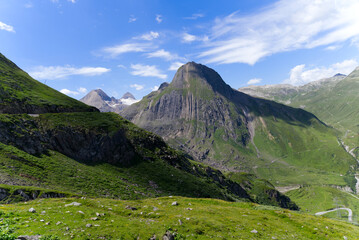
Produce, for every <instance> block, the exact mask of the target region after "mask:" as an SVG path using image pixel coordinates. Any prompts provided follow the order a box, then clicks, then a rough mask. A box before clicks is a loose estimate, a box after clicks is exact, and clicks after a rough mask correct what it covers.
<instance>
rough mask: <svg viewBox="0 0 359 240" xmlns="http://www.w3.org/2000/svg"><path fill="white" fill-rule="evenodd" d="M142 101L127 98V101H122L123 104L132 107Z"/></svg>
mask: <svg viewBox="0 0 359 240" xmlns="http://www.w3.org/2000/svg"><path fill="white" fill-rule="evenodd" d="M139 101H141V100H140V99H138V100H136V99H131V98H127V99H121V102H122V103H123V104H125V105H132V104H134V103H136V102H139Z"/></svg>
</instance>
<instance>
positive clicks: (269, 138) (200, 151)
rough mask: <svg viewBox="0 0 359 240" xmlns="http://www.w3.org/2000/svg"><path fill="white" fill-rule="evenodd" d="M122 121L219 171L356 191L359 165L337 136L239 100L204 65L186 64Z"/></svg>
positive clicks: (306, 116)
mask: <svg viewBox="0 0 359 240" xmlns="http://www.w3.org/2000/svg"><path fill="white" fill-rule="evenodd" d="M120 114H121V115H122V116H124V117H125V118H127V119H129V120H130V121H132V122H133V123H135V124H137V125H138V126H140V127H143V128H145V129H146V130H149V131H152V132H154V133H156V134H159V135H160V136H162V137H163V138H164V139H165V140H167V141H168V142H169V143H171V145H172V146H175V147H177V148H180V149H182V150H183V151H185V152H187V153H189V154H190V155H192V156H193V157H194V158H195V159H196V160H198V161H202V162H204V163H206V164H210V165H211V166H214V167H216V168H220V169H223V170H226V171H237V172H249V173H254V174H256V175H258V176H260V177H263V178H267V179H269V180H271V181H272V182H273V183H274V184H275V185H277V186H286V185H295V184H313V183H314V182H315V183H316V184H333V185H350V186H351V187H352V188H354V185H355V184H354V185H353V182H354V183H355V178H354V171H353V169H355V168H356V161H355V160H354V159H353V158H352V157H351V156H349V155H348V154H347V153H346V152H345V150H344V149H343V148H342V147H341V146H340V145H338V142H337V137H336V135H335V131H334V130H333V129H331V128H329V127H327V126H326V125H325V124H323V123H322V122H321V121H320V120H318V118H317V117H316V116H315V115H313V114H311V113H309V112H307V111H305V110H302V109H299V108H293V107H288V106H285V105H282V104H279V103H276V102H274V101H269V100H265V99H261V98H255V97H251V96H249V95H247V94H244V93H242V92H238V91H236V90H234V89H232V88H231V87H230V86H228V85H227V84H226V83H225V82H224V81H223V80H222V78H221V77H220V76H219V74H218V73H217V72H215V71H214V70H213V69H210V68H208V67H206V66H204V65H201V64H197V63H194V62H190V63H187V64H185V65H184V66H182V67H181V68H179V70H178V71H177V73H176V74H175V76H174V78H173V80H172V82H171V83H170V84H169V85H167V86H164V87H162V88H161V89H159V90H158V91H156V92H152V93H150V94H149V95H147V96H146V97H144V98H143V99H142V100H141V101H140V102H138V103H136V104H133V105H131V106H130V107H128V108H126V109H124V110H123V111H122V112H121V113H120Z"/></svg>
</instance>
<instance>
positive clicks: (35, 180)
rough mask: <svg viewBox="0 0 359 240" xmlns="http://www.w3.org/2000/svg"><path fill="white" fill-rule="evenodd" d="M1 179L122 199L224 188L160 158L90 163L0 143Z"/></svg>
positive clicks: (222, 193) (220, 192)
mask: <svg viewBox="0 0 359 240" xmlns="http://www.w3.org/2000/svg"><path fill="white" fill-rule="evenodd" d="M0 148H1V151H0V173H1V174H0V175H1V181H2V182H9V183H12V184H16V185H24V184H25V185H32V186H38V187H43V188H46V189H52V190H57V191H66V192H71V193H75V194H80V195H87V196H97V197H99V196H102V197H105V196H106V197H112V198H121V199H142V198H146V197H156V196H166V195H172V194H174V195H183V196H192V197H200V196H202V197H217V198H226V194H227V193H226V190H225V189H222V188H220V187H218V186H217V185H216V184H215V183H213V182H211V181H210V180H209V179H207V178H201V177H197V176H194V175H192V174H190V173H186V172H184V171H182V170H180V169H177V168H174V167H172V166H171V165H169V164H168V163H166V162H164V161H162V160H159V159H158V160H155V161H141V162H139V163H137V164H135V165H133V166H131V167H119V166H114V165H111V164H108V163H100V164H95V165H91V164H90V165H89V164H85V163H81V162H77V161H75V160H73V159H71V158H69V157H66V156H65V155H62V154H60V153H58V152H55V151H50V152H49V155H42V156H39V157H35V156H32V155H30V154H27V153H26V152H23V151H21V150H19V149H17V148H15V147H12V146H8V145H4V144H0Z"/></svg>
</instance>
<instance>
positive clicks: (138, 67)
mask: <svg viewBox="0 0 359 240" xmlns="http://www.w3.org/2000/svg"><path fill="white" fill-rule="evenodd" d="M131 68H132V69H133V70H134V71H132V72H131V74H132V75H135V76H142V77H158V78H161V79H166V78H167V75H166V74H164V73H162V72H161V71H160V70H158V69H157V67H156V66H154V65H152V66H151V65H142V64H131Z"/></svg>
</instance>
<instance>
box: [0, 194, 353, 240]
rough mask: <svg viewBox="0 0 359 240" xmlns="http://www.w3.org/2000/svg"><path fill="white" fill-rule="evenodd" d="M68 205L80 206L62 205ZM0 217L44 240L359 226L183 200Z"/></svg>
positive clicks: (332, 231) (267, 235)
mask: <svg viewBox="0 0 359 240" xmlns="http://www.w3.org/2000/svg"><path fill="white" fill-rule="evenodd" d="M72 202H79V203H81V206H67V207H66V206H65V205H66V204H70V203H72ZM173 202H177V204H178V205H172V203H173ZM30 208H34V209H35V210H36V213H30V212H29V211H28V210H29V209H30ZM80 211H81V212H80ZM96 213H98V214H96ZM97 215H98V216H97ZM1 217H2V219H3V221H2V222H1V224H2V226H1V227H2V228H3V229H4V228H6V227H7V226H10V229H11V230H12V231H14V235H20V234H22V235H36V234H41V235H43V236H47V237H48V239H56V238H55V237H58V238H57V239H99V238H100V239H149V238H151V237H154V236H156V239H162V236H163V235H164V234H165V233H166V232H171V233H172V234H175V239H210V238H215V239H343V238H344V237H346V238H348V239H355V238H356V237H357V236H358V235H359V228H358V227H356V226H354V225H351V224H348V223H345V222H340V221H334V220H330V219H326V218H323V217H315V216H311V215H307V214H300V213H297V212H291V211H288V210H283V209H279V208H274V207H264V206H260V205H255V204H250V203H229V202H225V201H220V200H214V199H192V198H182V197H166V198H154V199H146V200H137V201H118V200H109V199H48V200H46V201H45V200H35V201H32V202H28V203H19V204H15V205H2V206H1ZM87 224H91V225H87ZM86 225H87V226H88V227H86ZM50 235H51V237H52V238H50V237H49V236H50Z"/></svg>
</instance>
